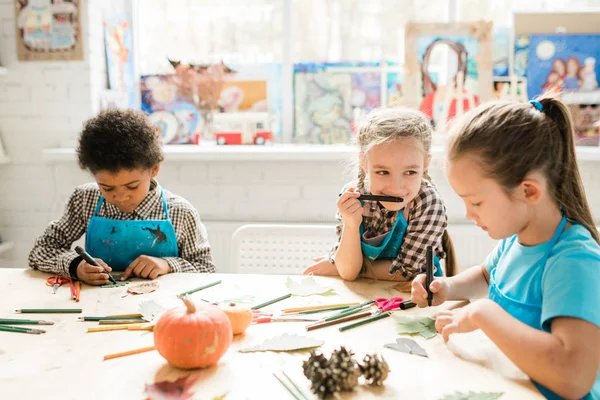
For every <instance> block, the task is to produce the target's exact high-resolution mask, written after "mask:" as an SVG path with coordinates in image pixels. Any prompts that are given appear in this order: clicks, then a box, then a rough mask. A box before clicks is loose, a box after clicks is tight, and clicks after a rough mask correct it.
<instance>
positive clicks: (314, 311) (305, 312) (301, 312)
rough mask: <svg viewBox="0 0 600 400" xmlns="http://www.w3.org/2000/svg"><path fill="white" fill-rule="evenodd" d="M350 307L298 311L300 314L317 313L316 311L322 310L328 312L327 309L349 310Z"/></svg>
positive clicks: (328, 309)
mask: <svg viewBox="0 0 600 400" xmlns="http://www.w3.org/2000/svg"><path fill="white" fill-rule="evenodd" d="M348 308H350V306H337V307H329V308H321V309H320V310H307V311H300V312H298V314H316V313H321V312H326V311H335V310H347V309H348Z"/></svg>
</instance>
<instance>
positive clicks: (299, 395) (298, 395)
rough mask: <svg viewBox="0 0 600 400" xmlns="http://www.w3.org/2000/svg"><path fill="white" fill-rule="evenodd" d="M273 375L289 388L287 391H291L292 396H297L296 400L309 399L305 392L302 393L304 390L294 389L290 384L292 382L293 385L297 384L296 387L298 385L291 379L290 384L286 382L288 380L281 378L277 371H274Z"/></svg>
mask: <svg viewBox="0 0 600 400" xmlns="http://www.w3.org/2000/svg"><path fill="white" fill-rule="evenodd" d="M273 376H274V377H275V378H276V379H277V380H278V381H279V383H281V384H282V385H283V387H284V388H286V390H287V391H288V392H289V393H290V394H291V395H292V396H294V398H295V399H296V400H308V399H307V398H306V396H305V395H304V394H303V393H302V392H301V391H300V390H299V389H296V390H294V389H292V386H290V384H291V385H293V386H295V387H296V388H297V387H298V386H296V385H295V384H293V383H292V382H291V381H290V384H288V383H286V382H285V381H284V380H283V379H281V378H280V377H279V375H277V374H276V373H275V372H273ZM288 380H289V378H288ZM298 392H299V393H298Z"/></svg>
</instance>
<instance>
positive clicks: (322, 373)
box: [302, 351, 341, 399]
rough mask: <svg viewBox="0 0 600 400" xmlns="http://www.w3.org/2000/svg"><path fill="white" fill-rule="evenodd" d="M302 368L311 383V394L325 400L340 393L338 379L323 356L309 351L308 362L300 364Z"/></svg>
mask: <svg viewBox="0 0 600 400" xmlns="http://www.w3.org/2000/svg"><path fill="white" fill-rule="evenodd" d="M302 368H303V369H304V375H305V376H306V377H307V378H308V379H309V380H310V382H311V390H312V392H313V393H314V394H316V395H317V397H319V398H320V399H327V398H329V397H331V396H333V395H334V394H335V393H336V392H339V391H340V389H341V388H340V384H339V379H338V377H337V376H336V375H335V374H334V373H333V371H332V369H331V368H330V366H329V360H327V358H326V357H325V356H323V354H320V353H316V352H315V351H311V352H310V357H309V358H308V360H307V361H304V362H303V363H302Z"/></svg>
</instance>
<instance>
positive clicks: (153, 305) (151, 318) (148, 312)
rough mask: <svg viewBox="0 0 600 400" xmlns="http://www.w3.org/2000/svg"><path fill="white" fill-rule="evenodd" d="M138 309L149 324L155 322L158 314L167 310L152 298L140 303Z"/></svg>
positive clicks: (158, 316)
mask: <svg viewBox="0 0 600 400" xmlns="http://www.w3.org/2000/svg"><path fill="white" fill-rule="evenodd" d="M139 311H140V314H142V318H143V319H145V320H146V321H148V322H149V323H151V324H155V323H156V321H158V319H159V318H160V316H161V315H163V314H164V313H165V312H166V311H167V308H166V307H164V306H162V305H160V304H158V303H157V302H156V301H154V300H150V301H144V302H142V303H140V306H139Z"/></svg>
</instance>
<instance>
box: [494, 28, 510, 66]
mask: <svg viewBox="0 0 600 400" xmlns="http://www.w3.org/2000/svg"><path fill="white" fill-rule="evenodd" d="M492 35H493V38H494V39H493V41H492V57H493V60H494V76H508V55H509V52H510V29H509V28H493V29H492Z"/></svg>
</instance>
